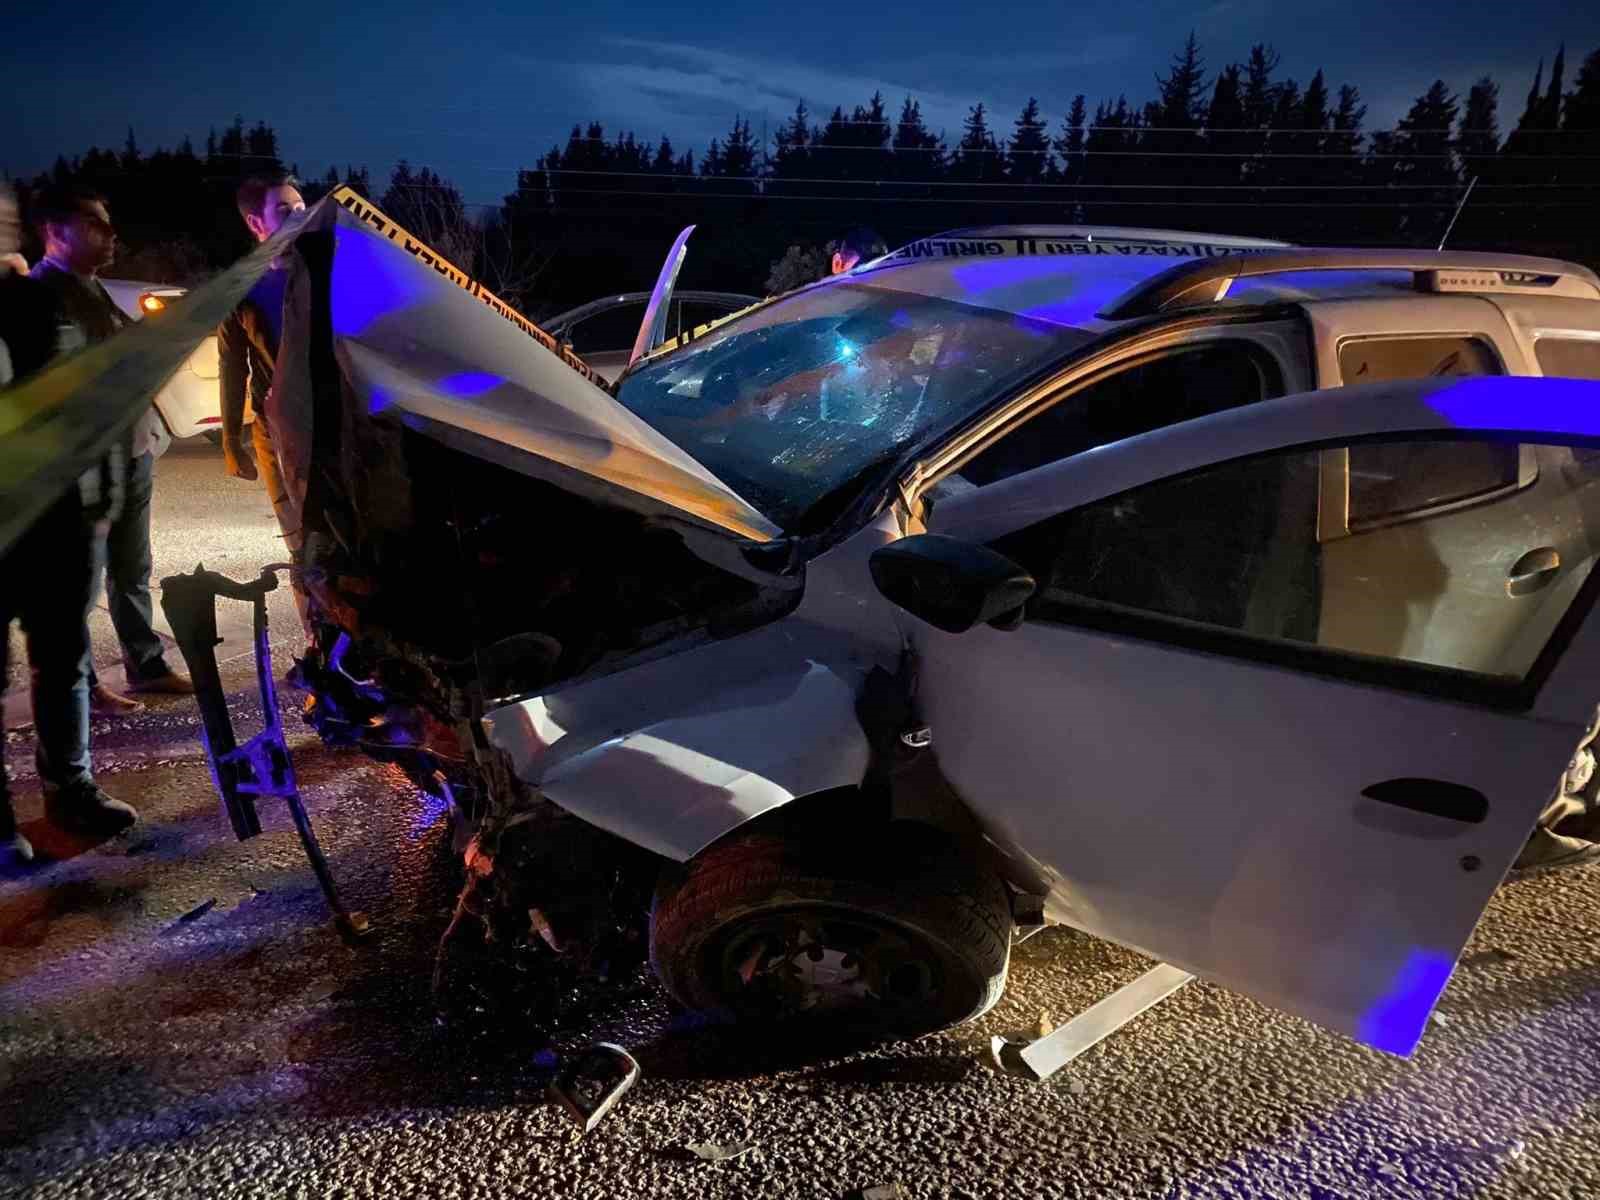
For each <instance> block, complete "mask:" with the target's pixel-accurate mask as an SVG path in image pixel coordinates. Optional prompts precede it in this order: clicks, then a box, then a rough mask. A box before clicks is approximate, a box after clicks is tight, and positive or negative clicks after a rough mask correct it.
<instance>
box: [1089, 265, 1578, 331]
mask: <svg viewBox="0 0 1600 1200" xmlns="http://www.w3.org/2000/svg"><path fill="white" fill-rule="evenodd" d="M1297 271H1410V272H1411V273H1412V279H1413V282H1414V283H1415V285H1416V288H1417V290H1418V291H1419V292H1437V293H1452V292H1454V293H1483V292H1499V293H1510V294H1514V295H1523V296H1526V295H1541V296H1567V297H1572V298H1575V299H1580V300H1600V278H1597V277H1596V276H1595V273H1594V272H1593V271H1591V270H1589V269H1588V268H1587V267H1580V266H1578V265H1577V264H1576V263H1569V262H1562V261H1561V260H1560V259H1555V258H1528V257H1525V256H1522V255H1516V254H1485V253H1475V252H1462V251H1443V252H1441V251H1437V250H1327V249H1310V250H1281V251H1269V252H1267V253H1265V254H1249V255H1243V254H1228V255H1221V256H1219V257H1216V258H1198V259H1193V260H1191V261H1189V262H1185V263H1181V264H1179V265H1177V266H1175V267H1173V268H1171V269H1170V270H1167V271H1163V272H1161V273H1160V274H1159V275H1153V276H1151V277H1150V278H1149V279H1146V280H1145V281H1144V282H1143V283H1140V284H1138V285H1136V286H1134V287H1132V288H1130V289H1129V290H1128V291H1126V292H1124V293H1123V294H1122V295H1121V296H1119V297H1118V298H1117V299H1116V300H1114V301H1112V303H1111V305H1110V307H1108V308H1106V309H1104V310H1103V311H1102V312H1101V313H1100V314H1099V315H1100V317H1101V318H1102V319H1104V320H1107V321H1127V320H1131V319H1133V318H1134V317H1149V316H1154V315H1156V314H1158V313H1163V312H1170V311H1171V310H1173V309H1175V308H1188V307H1192V306H1195V305H1204V304H1215V303H1217V302H1218V301H1219V300H1222V299H1224V298H1225V297H1226V296H1227V294H1228V289H1229V288H1230V287H1232V286H1233V282H1234V280H1236V279H1250V278H1256V277H1258V276H1262V275H1284V274H1292V273H1294V272H1297Z"/></svg>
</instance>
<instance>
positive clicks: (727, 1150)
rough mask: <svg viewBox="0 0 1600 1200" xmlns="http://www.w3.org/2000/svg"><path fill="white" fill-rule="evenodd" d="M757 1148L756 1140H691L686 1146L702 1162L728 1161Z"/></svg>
mask: <svg viewBox="0 0 1600 1200" xmlns="http://www.w3.org/2000/svg"><path fill="white" fill-rule="evenodd" d="M755 1148H756V1144H755V1143H754V1142H690V1143H689V1144H688V1146H686V1147H685V1149H686V1150H688V1151H689V1153H690V1154H692V1155H694V1156H695V1157H696V1158H698V1159H699V1160H700V1161H701V1162H727V1161H728V1160H729V1159H730V1158H738V1157H739V1156H740V1155H741V1154H748V1153H749V1152H750V1151H752V1150H754V1149H755Z"/></svg>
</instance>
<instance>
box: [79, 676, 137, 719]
mask: <svg viewBox="0 0 1600 1200" xmlns="http://www.w3.org/2000/svg"><path fill="white" fill-rule="evenodd" d="M89 711H90V712H92V713H93V714H94V715H95V716H97V717H126V716H128V715H129V714H130V713H136V712H143V711H144V705H143V704H140V703H139V701H137V700H130V699H128V697H126V696H121V695H118V694H117V693H116V692H113V691H112V690H111V689H110V688H108V687H107V686H106V685H105V684H103V683H97V684H95V685H94V686H93V687H91V688H90V689H89Z"/></svg>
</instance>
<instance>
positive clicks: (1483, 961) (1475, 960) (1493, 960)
mask: <svg viewBox="0 0 1600 1200" xmlns="http://www.w3.org/2000/svg"><path fill="white" fill-rule="evenodd" d="M1516 960H1517V956H1516V955H1515V954H1513V953H1511V951H1509V950H1502V949H1500V948H1499V947H1498V946H1494V947H1491V948H1490V949H1488V950H1480V951H1478V952H1477V953H1476V954H1469V955H1467V956H1466V957H1465V958H1463V959H1462V960H1461V965H1462V966H1463V967H1497V966H1499V965H1500V964H1501V963H1508V962H1515V961H1516Z"/></svg>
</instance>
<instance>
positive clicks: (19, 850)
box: [0, 767, 33, 864]
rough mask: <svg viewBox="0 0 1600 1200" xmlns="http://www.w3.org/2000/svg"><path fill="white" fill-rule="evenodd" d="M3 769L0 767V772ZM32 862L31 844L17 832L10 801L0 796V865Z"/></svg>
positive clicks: (14, 815) (15, 816) (14, 814)
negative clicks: (9, 862) (8, 862)
mask: <svg viewBox="0 0 1600 1200" xmlns="http://www.w3.org/2000/svg"><path fill="white" fill-rule="evenodd" d="M4 769H5V768H3V767H0V770H4ZM8 860H9V861H11V862H25V863H28V862H32V861H33V844H32V843H31V842H29V841H28V839H27V838H25V837H23V836H22V834H21V833H20V832H18V830H17V815H16V813H14V812H13V811H12V810H11V800H10V799H9V798H8V797H7V796H5V795H3V794H0V864H3V863H5V862H7V861H8Z"/></svg>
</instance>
